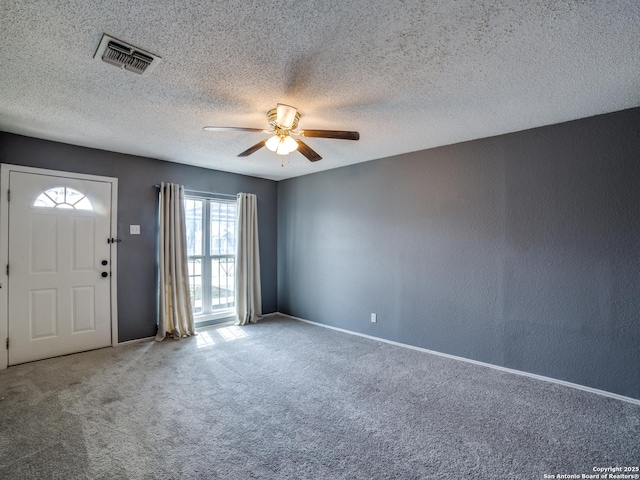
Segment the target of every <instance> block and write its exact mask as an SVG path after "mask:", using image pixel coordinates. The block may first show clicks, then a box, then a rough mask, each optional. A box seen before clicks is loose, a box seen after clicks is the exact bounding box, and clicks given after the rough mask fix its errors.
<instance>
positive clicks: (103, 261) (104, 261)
mask: <svg viewBox="0 0 640 480" xmlns="http://www.w3.org/2000/svg"><path fill="white" fill-rule="evenodd" d="M100 263H101V264H102V265H107V264H108V263H109V262H107V261H106V260H102V261H101V262H100Z"/></svg>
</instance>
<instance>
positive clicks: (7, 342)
mask: <svg viewBox="0 0 640 480" xmlns="http://www.w3.org/2000/svg"><path fill="white" fill-rule="evenodd" d="M7 350H9V337H7Z"/></svg>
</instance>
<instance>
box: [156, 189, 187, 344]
mask: <svg viewBox="0 0 640 480" xmlns="http://www.w3.org/2000/svg"><path fill="white" fill-rule="evenodd" d="M159 213H160V215H159V233H158V253H159V259H158V266H159V272H158V279H159V306H158V333H157V335H156V340H158V341H161V340H164V338H165V337H166V336H167V335H171V336H173V338H180V337H183V336H190V335H195V334H196V329H195V324H194V320H193V312H192V310H191V298H190V296H189V274H188V269H187V266H188V265H187V244H186V227H185V214H184V187H183V186H182V185H177V184H175V183H167V184H165V183H163V184H162V185H160V205H159Z"/></svg>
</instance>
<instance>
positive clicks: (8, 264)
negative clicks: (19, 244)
mask: <svg viewBox="0 0 640 480" xmlns="http://www.w3.org/2000/svg"><path fill="white" fill-rule="evenodd" d="M8 276H9V264H8V263H7V277H8Z"/></svg>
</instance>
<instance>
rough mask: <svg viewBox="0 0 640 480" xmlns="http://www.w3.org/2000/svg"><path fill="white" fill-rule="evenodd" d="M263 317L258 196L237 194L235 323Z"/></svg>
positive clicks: (251, 321)
mask: <svg viewBox="0 0 640 480" xmlns="http://www.w3.org/2000/svg"><path fill="white" fill-rule="evenodd" d="M261 317H262V291H261V288H260V251H259V247H258V200H257V197H256V196H255V195H254V194H252V193H239V194H238V209H237V227H236V325H246V324H247V323H256V322H257V321H258V320H259V319H260V318H261Z"/></svg>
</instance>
